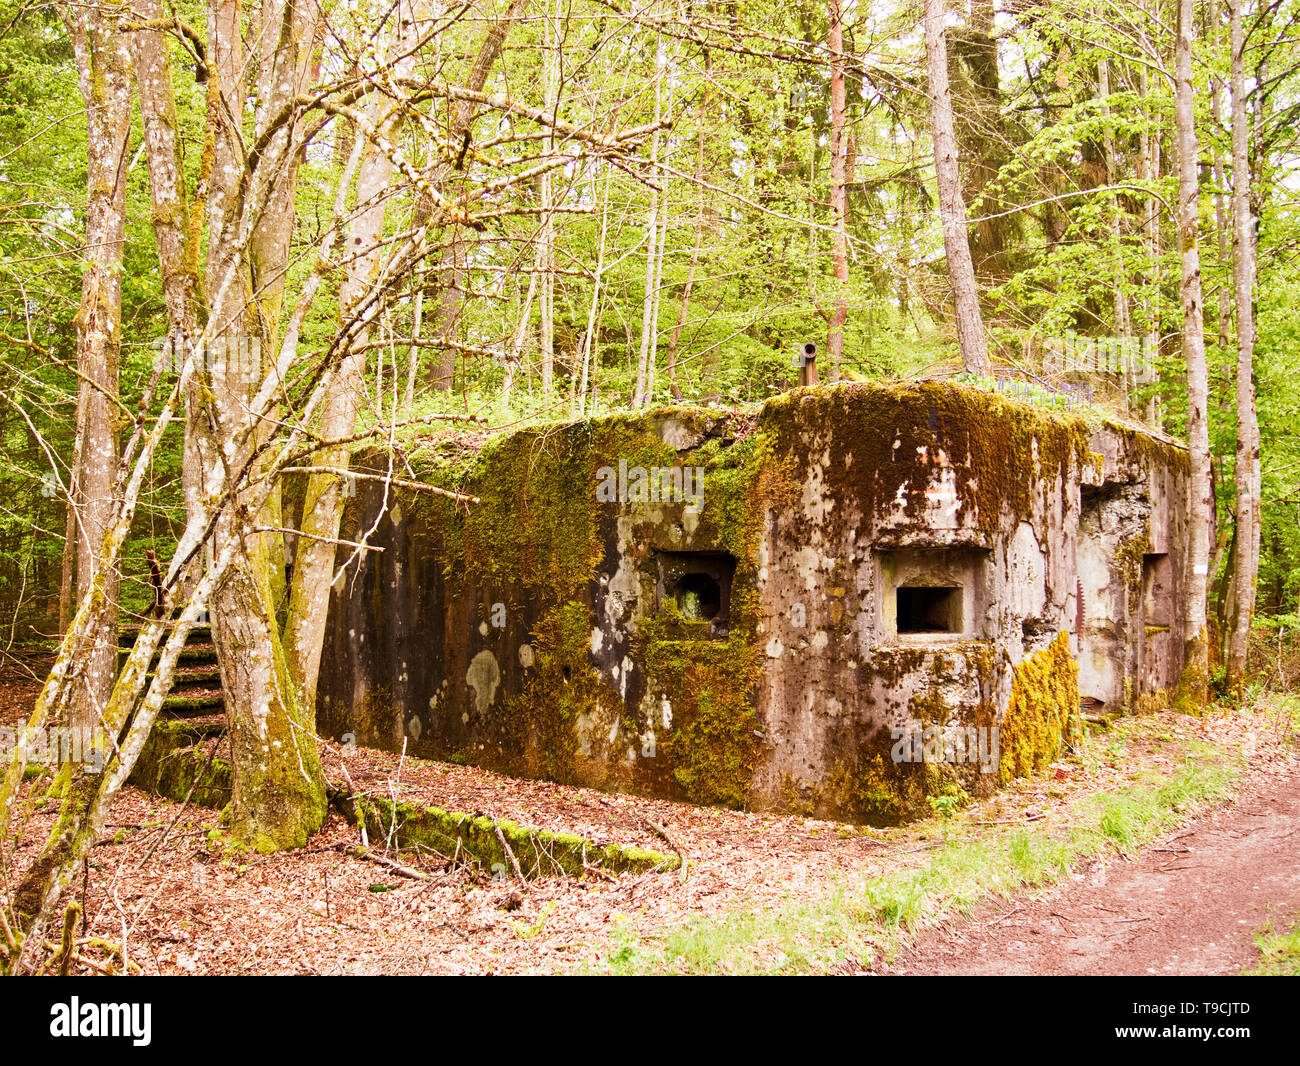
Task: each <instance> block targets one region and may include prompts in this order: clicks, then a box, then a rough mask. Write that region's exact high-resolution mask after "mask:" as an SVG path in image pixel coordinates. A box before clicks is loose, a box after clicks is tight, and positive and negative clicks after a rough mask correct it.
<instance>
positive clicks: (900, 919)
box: [592, 725, 1237, 974]
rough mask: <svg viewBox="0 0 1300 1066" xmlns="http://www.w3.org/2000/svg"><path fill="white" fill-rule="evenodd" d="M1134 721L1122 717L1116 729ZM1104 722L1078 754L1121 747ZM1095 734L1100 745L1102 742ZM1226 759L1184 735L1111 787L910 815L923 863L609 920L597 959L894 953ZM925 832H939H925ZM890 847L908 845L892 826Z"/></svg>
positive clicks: (1178, 798) (1142, 837)
mask: <svg viewBox="0 0 1300 1066" xmlns="http://www.w3.org/2000/svg"><path fill="white" fill-rule="evenodd" d="M1140 728H1141V727H1140V726H1131V725H1130V726H1124V727H1121V729H1122V733H1124V734H1127V733H1129V732H1132V731H1136V730H1138V729H1140ZM1117 739H1118V738H1116V737H1115V736H1114V735H1113V734H1110V735H1107V736H1106V737H1105V738H1102V739H1098V740H1087V741H1084V742H1083V743H1082V745H1081V749H1082V750H1081V751H1080V752H1079V755H1080V756H1081V761H1083V762H1085V763H1087V762H1089V761H1091V760H1093V759H1097V760H1104V759H1105V756H1106V755H1107V754H1109V755H1111V756H1113V757H1117V756H1120V755H1122V754H1123V752H1122V747H1123V745H1122V744H1121V745H1119V746H1116V743H1115V742H1116V740H1117ZM1103 745H1104V747H1103ZM1236 773H1237V771H1236V768H1235V766H1234V765H1229V761H1228V760H1226V759H1223V758H1222V753H1221V752H1219V751H1218V750H1217V749H1214V748H1212V747H1211V746H1209V745H1206V744H1202V743H1199V742H1196V743H1189V747H1188V754H1187V757H1186V758H1185V759H1184V761H1183V762H1182V763H1181V764H1179V765H1178V767H1177V768H1176V769H1174V770H1173V771H1172V772H1171V773H1169V774H1168V775H1163V776H1162V775H1160V774H1158V773H1149V774H1147V775H1145V776H1144V777H1142V778H1139V779H1138V780H1137V781H1135V782H1134V783H1133V784H1131V785H1129V786H1128V787H1127V788H1125V789H1124V790H1122V791H1120V792H1116V793H1113V794H1101V795H1089V796H1084V797H1081V798H1080V799H1079V800H1077V801H1075V802H1074V803H1072V804H1069V805H1068V806H1067V807H1066V808H1064V809H1063V811H1061V812H1059V813H1057V814H1054V815H1052V816H1050V817H1049V818H1047V819H1044V820H1043V821H1042V822H1036V823H1032V824H1028V825H1024V826H1008V827H1006V828H1005V829H1003V828H1001V827H985V826H977V825H974V824H971V823H970V822H969V821H968V820H967V819H965V818H963V817H960V816H958V817H948V818H944V819H939V820H934V821H931V822H927V823H925V824H923V825H919V826H916V827H914V829H915V832H916V833H917V834H918V835H917V837H916V840H917V841H926V840H927V839H928V841H929V842H928V843H923V844H922V846H924V847H928V848H932V850H931V851H930V853H929V854H928V855H927V861H926V863H925V864H924V865H923V866H920V867H914V868H908V869H900V870H895V871H891V872H889V873H886V874H883V875H880V876H877V877H872V878H867V879H859V880H857V881H856V883H845V884H836V885H833V886H831V887H830V888H829V889H828V890H827V891H826V892H825V893H823V894H822V895H820V896H818V897H815V898H813V899H812V900H802V901H800V900H795V899H794V898H793V897H790V898H787V900H786V902H785V903H784V904H783V905H780V906H778V907H774V908H771V909H770V910H767V911H763V912H754V911H752V910H749V909H737V910H735V911H732V912H730V913H728V914H725V915H723V916H721V917H717V918H709V919H696V920H690V921H687V922H685V923H682V924H680V925H676V926H672V927H669V928H666V929H660V930H651V931H637V930H634V929H632V928H630V927H629V926H626V925H620V926H619V927H618V928H616V930H615V931H614V934H613V936H612V941H611V943H610V945H609V946H608V949H607V951H606V952H605V953H604V954H605V961H604V963H603V964H601V965H598V966H594V967H592V968H593V969H595V970H597V971H603V972H613V973H617V974H642V973H734V974H742V973H743V974H764V973H767V974H786V973H818V972H825V971H826V970H828V969H831V968H833V967H835V966H837V965H839V964H841V963H842V962H843V961H844V960H845V959H846V958H850V957H852V958H855V959H857V960H859V961H861V962H862V963H863V964H871V963H878V962H881V961H885V962H888V961H890V960H892V959H893V957H894V956H895V954H896V953H897V950H898V948H899V947H900V945H901V944H902V943H903V941H904V940H905V938H906V937H907V935H908V934H909V933H911V932H914V931H916V930H918V929H922V928H924V927H926V926H931V925H934V924H936V923H937V922H939V921H942V920H943V919H945V918H948V917H952V916H955V915H964V914H969V913H970V912H971V910H972V909H973V908H974V907H975V906H976V905H977V904H979V903H982V902H987V901H989V900H992V899H994V898H996V897H1002V896H1010V895H1013V894H1015V893H1016V892H1019V891H1022V890H1024V889H1026V888H1034V887H1038V886H1044V885H1049V884H1052V883H1054V882H1056V881H1059V880H1060V879H1061V878H1062V877H1064V876H1066V875H1067V874H1069V873H1070V872H1072V871H1073V870H1074V869H1076V868H1077V867H1078V866H1079V865H1081V864H1082V863H1084V862H1086V861H1087V860H1090V859H1093V858H1097V857H1100V856H1104V855H1106V854H1108V853H1110V852H1113V851H1118V852H1120V853H1122V854H1128V853H1129V852H1130V851H1132V850H1133V849H1135V848H1137V847H1140V846H1142V845H1143V844H1146V843H1148V842H1150V841H1152V840H1154V839H1156V838H1158V837H1160V836H1161V835H1162V834H1164V833H1166V832H1167V831H1169V830H1171V829H1173V828H1175V827H1177V826H1178V825H1180V824H1182V823H1183V822H1185V821H1186V820H1187V819H1188V818H1189V817H1191V816H1192V815H1193V814H1194V813H1195V812H1196V811H1197V810H1198V809H1200V808H1201V807H1202V806H1204V805H1205V804H1207V803H1213V802H1215V801H1218V800H1221V799H1223V798H1225V797H1226V795H1227V794H1228V792H1229V790H1230V787H1231V785H1232V782H1233V781H1234V779H1235V777H1236ZM935 837H940V839H939V840H938V841H935V840H934V838H935ZM892 845H893V846H894V847H899V848H904V847H906V846H908V845H907V844H906V843H904V842H902V840H901V838H895V840H894V841H893V842H892Z"/></svg>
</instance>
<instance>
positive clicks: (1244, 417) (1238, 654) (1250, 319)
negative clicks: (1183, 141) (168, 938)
mask: <svg viewBox="0 0 1300 1066" xmlns="http://www.w3.org/2000/svg"><path fill="white" fill-rule="evenodd" d="M1241 4H1242V0H1228V10H1229V13H1230V16H1231V20H1232V280H1233V290H1234V292H1235V294H1236V302H1237V465H1236V483H1237V484H1236V488H1237V538H1236V541H1237V543H1236V551H1235V552H1234V553H1233V577H1232V583H1233V587H1234V589H1235V592H1236V595H1235V596H1234V597H1233V607H1234V611H1233V614H1232V616H1231V617H1230V618H1229V619H1228V622H1229V625H1230V626H1231V631H1230V636H1229V640H1228V663H1227V665H1228V685H1229V688H1230V689H1231V690H1233V691H1239V690H1240V688H1241V686H1242V683H1243V682H1244V681H1245V677H1246V666H1247V653H1248V651H1249V641H1250V626H1251V622H1252V620H1253V616H1254V613H1255V582H1256V579H1257V577H1258V575H1259V548H1258V544H1259V526H1260V503H1261V500H1260V497H1261V485H1260V468H1259V443H1260V442H1259V419H1258V417H1257V414H1256V410H1255V383H1254V356H1255V306H1254V299H1255V234H1254V228H1255V227H1254V222H1253V216H1252V212H1251V170H1250V131H1249V127H1248V121H1249V120H1248V118H1247V114H1248V113H1247V110H1246V71H1245V57H1244V53H1245V33H1244V31H1243V29H1242V21H1241Z"/></svg>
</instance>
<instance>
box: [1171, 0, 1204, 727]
mask: <svg viewBox="0 0 1300 1066" xmlns="http://www.w3.org/2000/svg"><path fill="white" fill-rule="evenodd" d="M1193 20H1194V6H1193V0H1178V38H1177V42H1176V46H1175V52H1174V122H1175V126H1176V128H1177V133H1178V238H1179V244H1180V246H1181V248H1182V285H1181V297H1182V311H1183V328H1182V334H1183V357H1184V360H1185V361H1186V364H1187V437H1188V447H1189V450H1190V453H1191V478H1190V480H1189V483H1188V501H1187V541H1188V546H1189V550H1188V560H1187V564H1188V565H1187V575H1186V580H1187V607H1186V612H1187V613H1186V622H1185V626H1184V634H1183V646H1184V665H1183V677H1182V680H1181V682H1180V684H1179V693H1178V705H1179V707H1180V708H1181V709H1186V710H1193V709H1199V708H1200V707H1203V706H1204V705H1205V703H1206V701H1207V700H1208V698H1209V691H1208V683H1209V654H1208V652H1209V649H1208V646H1207V640H1206V603H1207V593H1208V585H1209V572H1210V566H1209V558H1210V526H1211V518H1210V515H1211V509H1212V508H1213V506H1214V495H1213V492H1214V489H1213V485H1212V483H1211V480H1210V436H1209V423H1208V421H1207V404H1208V392H1209V374H1208V370H1207V367H1206V360H1205V323H1204V308H1203V297H1202V293H1201V259H1200V250H1199V246H1198V245H1199V240H1198V238H1199V234H1198V231H1197V223H1198V205H1199V201H1200V188H1199V183H1198V173H1197V171H1198V165H1197V155H1198V142H1197V136H1196V124H1195V122H1196V120H1195V110H1194V103H1193V92H1194V86H1193V83H1192V33H1193V28H1194V21H1193Z"/></svg>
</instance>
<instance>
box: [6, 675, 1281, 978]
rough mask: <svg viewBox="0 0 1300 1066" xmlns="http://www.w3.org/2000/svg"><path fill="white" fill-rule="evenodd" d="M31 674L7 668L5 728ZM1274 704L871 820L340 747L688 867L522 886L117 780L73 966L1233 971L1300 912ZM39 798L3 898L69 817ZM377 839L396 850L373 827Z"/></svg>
mask: <svg viewBox="0 0 1300 1066" xmlns="http://www.w3.org/2000/svg"><path fill="white" fill-rule="evenodd" d="M36 689H37V685H36V683H35V682H34V681H32V680H30V679H21V678H13V677H10V678H9V679H8V680H7V681H3V682H0V725H4V724H10V725H12V724H16V723H18V722H19V721H21V720H22V719H24V718H25V717H26V715H27V714H28V713H29V711H30V708H31V705H32V701H33V699H34V697H35V693H36ZM1297 706H1298V705H1297V703H1296V702H1295V701H1291V700H1289V699H1278V698H1276V697H1269V698H1267V699H1264V700H1261V701H1260V702H1259V703H1257V704H1252V705H1250V706H1248V707H1245V708H1241V709H1236V710H1233V711H1223V710H1215V711H1212V712H1210V713H1207V714H1206V715H1205V716H1204V717H1200V718H1188V717H1183V716H1178V715H1174V714H1172V713H1167V712H1166V713H1159V714H1154V715H1148V716H1143V717H1135V718H1128V719H1122V720H1119V721H1118V722H1116V723H1115V725H1114V727H1113V728H1112V729H1111V730H1109V731H1106V732H1102V733H1097V734H1095V735H1093V736H1091V737H1089V738H1087V739H1086V740H1084V741H1082V742H1080V743H1079V744H1078V745H1076V748H1075V750H1074V751H1073V752H1072V753H1071V754H1070V755H1069V756H1068V757H1067V758H1064V759H1062V760H1061V761H1060V762H1058V763H1056V764H1054V765H1053V766H1052V767H1050V768H1049V769H1048V770H1047V772H1046V773H1045V774H1044V775H1042V776H1040V777H1036V778H1032V779H1026V780H1022V781H1018V782H1014V783H1013V784H1012V785H1011V786H1009V787H1008V788H1006V789H1004V790H1002V791H1001V792H999V793H998V794H997V795H996V796H994V797H993V798H992V799H989V800H986V801H983V802H980V803H976V804H972V805H971V806H969V807H967V808H965V809H963V810H961V811H958V812H956V813H953V814H951V815H949V816H943V817H936V818H935V819H933V820H929V821H926V822H923V823H916V824H913V825H909V826H905V827H900V828H896V829H871V828H865V827H857V826H848V825H842V824H839V823H835V822H827V821H819V820H816V819H809V818H800V817H794V816H785V815H774V814H768V813H762V812H739V811H729V810H718V809H712V808H701V807H693V806H690V805H688V804H681V803H671V802H667V801H663V800H654V799H647V798H644V797H634V796H624V795H614V794H604V793H600V792H596V791H593V790H590V789H582V788H574V787H568V786H561V785H554V784H549V783H546V782H538V781H525V780H518V779H514V778H509V777H505V776H503V775H500V774H493V773H490V772H487V771H483V770H478V769H474V768H471V767H464V766H456V765H450V764H444V763H437V762H429V761H425V760H417V759H412V758H409V757H408V758H402V757H401V756H399V755H397V754H393V753H388V752H379V751H374V750H370V749H357V750H356V751H354V752H352V753H350V754H347V755H342V754H338V753H334V752H331V753H330V754H328V755H327V757H326V771H327V775H328V776H329V777H330V779H331V781H332V782H335V781H337V782H339V783H341V782H342V780H343V774H342V769H341V766H340V761H341V760H342V759H346V760H347V762H346V766H347V770H348V774H347V776H348V777H349V778H350V779H351V781H352V783H353V786H354V787H355V788H356V789H357V790H358V791H361V792H368V793H370V794H371V795H374V796H376V797H382V798H395V799H398V800H407V801H418V802H419V803H421V804H434V805H437V806H440V807H443V808H445V809H448V810H453V811H466V812H470V813H475V812H482V813H487V814H491V815H493V816H495V817H498V818H502V819H507V818H508V819H510V820H512V821H515V822H518V823H520V824H521V825H524V826H529V827H533V828H541V829H555V830H563V831H565V832H571V833H579V834H582V835H583V836H585V837H587V838H589V839H590V840H592V841H593V842H596V843H608V842H614V843H621V844H633V845H638V846H641V847H645V848H650V849H654V850H658V851H661V852H669V853H670V852H671V851H672V850H673V849H672V848H670V847H669V846H668V845H667V844H665V842H664V840H663V839H662V838H661V837H660V836H659V835H658V834H657V833H656V832H655V831H654V830H653V829H652V828H651V827H650V826H649V825H648V822H649V821H654V822H657V823H659V825H661V826H663V827H664V828H666V830H667V832H668V833H669V835H670V836H671V838H672V842H673V844H674V845H675V846H676V847H677V848H679V849H680V850H681V851H682V852H683V853H684V854H685V855H686V857H687V859H688V864H687V868H686V871H685V876H683V872H682V871H680V870H672V871H661V872H651V873H642V874H627V873H624V874H619V875H617V876H615V875H610V874H604V873H602V874H600V875H599V876H596V875H594V874H593V875H592V876H590V877H587V878H583V879H578V878H574V877H554V878H540V879H537V880H533V881H531V882H528V883H527V885H521V884H520V883H519V882H517V881H514V880H505V881H503V880H500V879H494V878H493V877H491V876H489V875H488V874H487V873H486V872H485V871H483V870H482V869H479V868H477V867H476V866H474V865H465V864H463V863H459V864H449V863H448V862H447V861H446V860H445V859H443V858H439V857H438V856H437V855H435V854H432V853H430V852H428V851H427V850H426V851H421V850H419V849H415V850H408V849H403V850H402V851H401V852H400V853H399V852H397V851H396V850H395V849H394V850H391V851H390V852H389V855H390V856H391V857H392V858H395V859H398V860H400V862H401V863H402V864H403V865H405V866H407V867H409V868H410V869H411V870H413V871H415V872H416V873H418V874H419V875H420V876H418V877H403V876H399V875H398V874H397V873H396V872H395V871H393V870H392V869H390V868H388V867H385V866H383V865H381V864H378V863H376V862H373V861H368V860H365V859H363V858H359V857H357V856H355V855H353V854H349V853H347V852H346V851H345V850H343V849H346V848H349V847H350V846H352V845H355V844H356V843H357V840H358V835H357V829H356V828H355V827H354V826H352V825H349V824H348V823H347V822H345V821H344V820H343V819H342V818H341V817H340V816H338V815H337V814H331V815H330V818H329V820H328V822H327V823H326V825H325V827H324V828H323V829H322V830H321V831H320V832H319V833H318V834H317V836H316V837H314V838H313V840H312V842H311V844H310V846H308V847H307V848H305V849H302V850H299V851H295V852H287V853H280V854H276V855H270V856H260V855H254V854H249V853H247V852H245V851H243V850H242V849H240V848H238V847H236V846H235V845H233V844H232V843H231V842H230V840H229V838H228V837H227V836H226V835H225V834H224V833H223V832H222V831H221V829H220V827H219V824H218V813H217V812H216V811H213V810H207V809H202V808H195V807H192V806H189V807H184V806H182V805H181V804H178V803H172V802H169V801H165V800H160V799H158V798H157V797H155V796H152V795H149V794H147V793H145V792H142V791H140V790H138V789H135V788H127V789H125V790H124V792H123V794H122V796H121V798H120V800H119V802H118V803H117V805H116V806H115V807H114V809H113V811H112V814H111V816H110V823H109V825H108V826H107V829H106V833H105V836H104V838H103V839H102V840H101V841H100V842H99V843H98V844H97V845H96V847H95V849H94V851H93V853H92V857H91V859H90V861H89V862H88V864H87V866H86V868H85V869H84V871H83V873H82V876H81V877H80V878H78V880H77V882H76V883H75V885H74V891H75V893H76V895H77V898H78V899H79V900H81V901H83V903H84V913H85V915H86V919H85V921H84V922H83V924H82V926H81V927H80V928H79V929H78V943H79V947H78V952H79V955H78V967H79V968H80V969H82V970H84V971H85V972H115V971H118V970H120V969H121V968H122V967H123V959H122V957H121V954H120V952H119V950H118V946H119V945H121V944H123V943H125V945H126V952H125V954H126V963H125V965H126V967H127V968H129V969H130V970H131V972H144V973H162V974H203V973H321V974H324V973H498V974H500V973H548V972H573V971H577V972H595V973H609V972H614V973H635V972H733V973H740V972H760V973H769V972H838V973H863V974H865V973H946V972H961V973H1003V972H1007V973H1009V972H1032V973H1058V972H1059V973H1118V972H1136V973H1146V972H1156V973H1163V972H1177V973H1230V972H1239V971H1240V970H1241V969H1242V968H1243V967H1247V966H1249V965H1251V964H1252V963H1254V962H1255V961H1257V960H1258V958H1259V951H1258V949H1257V948H1256V947H1255V938H1256V934H1257V933H1259V932H1260V931H1261V930H1263V929H1265V927H1267V926H1269V925H1270V923H1271V924H1272V925H1273V926H1276V927H1281V928H1285V927H1286V926H1287V925H1288V924H1289V922H1290V921H1291V920H1292V919H1294V917H1295V916H1296V915H1298V914H1300V849H1298V848H1297V847H1296V846H1295V845H1296V834H1297V831H1300V747H1298V746H1297V741H1298V740H1300V734H1297V732H1296V730H1297V728H1298V727H1300V714H1298V713H1297ZM42 788H43V782H42V780H41V779H40V778H37V779H35V780H33V781H29V782H28V783H27V785H25V786H24V789H25V791H24V798H25V800H26V802H25V803H23V804H22V810H21V814H20V816H19V817H18V818H16V822H21V826H20V827H19V828H20V835H19V838H18V839H19V844H18V847H17V848H16V850H14V851H13V852H12V853H11V852H10V851H8V850H6V851H5V853H4V854H3V856H0V889H3V890H6V891H7V890H9V889H10V888H11V886H12V884H13V882H14V879H15V878H16V876H18V875H19V873H20V872H21V871H22V870H23V869H24V868H25V867H26V866H27V865H28V864H29V863H30V862H31V860H32V858H33V857H34V856H35V854H36V852H37V849H38V847H39V844H40V843H41V842H42V841H43V839H44V837H45V834H46V833H47V832H48V829H49V826H50V824H51V822H52V820H53V817H54V813H55V812H54V811H53V810H52V809H51V807H52V805H50V804H46V803H44V802H43V800H42V798H41V792H42ZM370 843H371V845H372V846H373V847H374V850H376V851H380V852H382V851H383V848H382V843H383V842H382V841H376V840H374V839H373V838H372V839H371V840H370Z"/></svg>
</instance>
